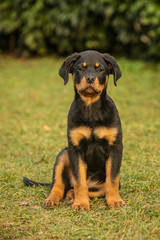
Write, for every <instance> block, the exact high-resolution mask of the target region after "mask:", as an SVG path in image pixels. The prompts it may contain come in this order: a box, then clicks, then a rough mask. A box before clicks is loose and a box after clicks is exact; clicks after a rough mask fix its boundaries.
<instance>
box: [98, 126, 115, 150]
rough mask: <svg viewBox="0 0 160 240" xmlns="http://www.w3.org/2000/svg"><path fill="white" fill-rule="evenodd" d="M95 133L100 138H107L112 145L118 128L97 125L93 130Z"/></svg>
mask: <svg viewBox="0 0 160 240" xmlns="http://www.w3.org/2000/svg"><path fill="white" fill-rule="evenodd" d="M93 133H94V135H95V136H96V137H98V138H105V139H106V140H107V141H108V142H109V145H112V144H113V143H114V141H115V140H116V136H117V133H118V129H117V128H107V127H104V126H103V127H97V128H95V129H94V131H93Z"/></svg>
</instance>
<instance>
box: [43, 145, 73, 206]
mask: <svg viewBox="0 0 160 240" xmlns="http://www.w3.org/2000/svg"><path fill="white" fill-rule="evenodd" d="M69 169H70V164H69V159H68V150H67V149H64V150H62V151H61V152H60V153H59V155H58V156H57V159H56V162H55V165H54V170H53V181H52V187H51V191H50V194H49V196H48V198H47V199H46V200H45V201H44V204H43V207H45V208H49V207H53V205H55V206H58V205H59V203H60V201H61V199H62V198H63V196H64V193H65V190H66V188H67V184H69V173H68V171H69Z"/></svg>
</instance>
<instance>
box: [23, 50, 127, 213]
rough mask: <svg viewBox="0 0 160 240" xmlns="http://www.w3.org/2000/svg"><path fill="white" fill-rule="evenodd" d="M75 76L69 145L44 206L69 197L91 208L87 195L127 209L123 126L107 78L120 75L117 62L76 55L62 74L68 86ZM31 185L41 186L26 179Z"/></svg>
mask: <svg viewBox="0 0 160 240" xmlns="http://www.w3.org/2000/svg"><path fill="white" fill-rule="evenodd" d="M69 73H71V74H72V77H73V83H74V90H75V98H74V100H73V103H72V105H71V108H70V111H69V114H68V128H67V137H68V147H67V148H65V149H63V150H62V151H61V152H60V153H59V154H58V156H57V158H56V161H55V164H54V170H53V180H52V185H51V190H50V194H49V196H48V198H47V199H46V200H45V202H44V204H43V206H44V207H45V208H49V207H52V206H53V205H56V206H58V205H59V203H60V201H61V199H62V198H63V197H64V196H65V195H66V197H67V199H68V200H69V201H70V202H73V204H72V209H75V210H80V209H82V210H87V211H88V210H89V208H90V206H89V197H95V196H96V197H100V196H105V199H106V202H107V204H108V206H109V207H111V208H114V207H120V206H124V205H125V202H124V201H123V199H122V198H121V197H120V195H119V184H120V166H121V161H122V151H123V144H122V128H121V122H120V118H119V114H118V111H117V108H116V106H115V104H114V102H113V100H112V99H111V98H110V97H109V96H108V95H107V91H106V90H107V83H108V79H109V75H110V74H113V79H114V84H115V86H116V82H117V80H118V79H119V78H120V77H121V70H120V68H119V66H118V64H117V63H116V61H115V59H114V58H113V57H112V56H110V55H109V54H107V53H104V54H102V53H99V52H97V51H84V52H81V53H74V54H72V55H71V56H69V57H68V58H67V59H66V60H65V61H64V63H63V64H62V66H61V68H60V70H59V74H60V76H61V77H62V78H63V79H64V84H67V82H68V78H69V76H68V75H69ZM24 182H25V183H26V184H27V185H33V184H35V185H39V184H40V183H36V182H33V181H31V180H28V179H26V178H24Z"/></svg>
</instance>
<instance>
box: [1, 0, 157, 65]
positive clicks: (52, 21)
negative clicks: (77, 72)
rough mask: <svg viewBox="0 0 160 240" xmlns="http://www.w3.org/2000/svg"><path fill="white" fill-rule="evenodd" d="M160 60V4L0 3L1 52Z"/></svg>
mask: <svg viewBox="0 0 160 240" xmlns="http://www.w3.org/2000/svg"><path fill="white" fill-rule="evenodd" d="M86 49H95V50H99V51H101V52H109V53H111V54H115V55H121V56H127V57H131V58H139V59H147V60H158V59H160V2H159V0H134V1H133V0H125V1H119V0H97V1H91V0H81V1H76V0H36V1H34V0H1V1H0V52H7V53H12V54H15V55H17V56H30V55H48V54H53V53H56V54H59V55H67V54H70V53H72V52H75V51H83V50H86Z"/></svg>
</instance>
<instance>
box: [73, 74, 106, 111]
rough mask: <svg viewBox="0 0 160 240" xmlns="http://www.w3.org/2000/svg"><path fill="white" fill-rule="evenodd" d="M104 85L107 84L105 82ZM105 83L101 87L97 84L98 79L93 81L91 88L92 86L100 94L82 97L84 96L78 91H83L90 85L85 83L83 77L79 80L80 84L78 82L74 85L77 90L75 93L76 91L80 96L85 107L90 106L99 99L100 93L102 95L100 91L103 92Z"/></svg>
mask: <svg viewBox="0 0 160 240" xmlns="http://www.w3.org/2000/svg"><path fill="white" fill-rule="evenodd" d="M73 79H74V78H73ZM106 79H107V77H106ZM106 83H107V82H106ZM106 83H105V84H104V85H103V84H102V85H101V84H99V80H98V78H96V79H95V81H94V83H93V84H92V85H91V86H92V87H93V88H94V89H95V90H97V91H100V93H99V94H95V95H94V96H84V95H82V94H81V93H80V91H81V90H82V89H85V88H87V87H89V86H90V85H89V84H88V83H87V81H86V78H85V77H83V78H82V79H81V82H80V83H79V84H76V88H77V91H78V93H79V94H80V96H81V98H82V100H83V101H84V102H85V104H86V105H87V106H89V105H90V104H92V103H94V102H96V101H97V100H98V99H99V97H100V95H101V93H102V91H103V89H104V87H105V85H106Z"/></svg>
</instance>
